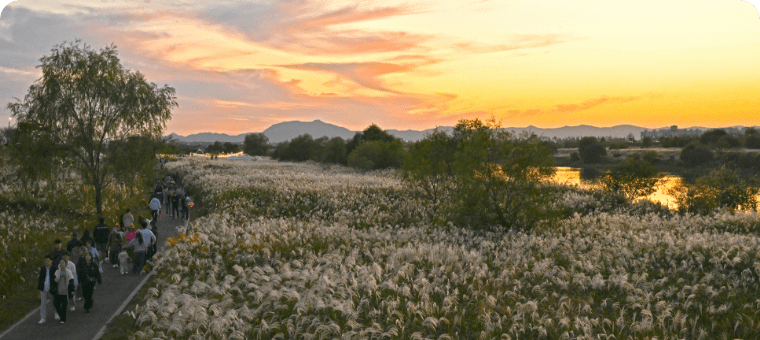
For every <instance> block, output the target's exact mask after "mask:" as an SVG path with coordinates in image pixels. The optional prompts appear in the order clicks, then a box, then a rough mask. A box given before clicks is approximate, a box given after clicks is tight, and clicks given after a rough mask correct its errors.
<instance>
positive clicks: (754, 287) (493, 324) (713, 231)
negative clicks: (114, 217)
mask: <svg viewBox="0 0 760 340" xmlns="http://www.w3.org/2000/svg"><path fill="white" fill-rule="evenodd" d="M167 168H168V170H169V171H170V172H174V173H177V174H179V175H180V176H181V177H182V178H183V183H184V184H185V185H186V186H187V187H188V188H190V189H191V190H192V192H193V198H194V199H195V200H196V201H200V202H202V204H203V205H204V206H205V209H208V211H210V212H211V213H210V214H208V215H207V216H205V217H201V218H198V219H195V220H193V221H191V222H190V223H189V225H188V226H187V227H186V228H184V229H183V230H181V232H182V233H183V234H182V235H181V236H180V237H177V238H174V239H170V240H169V244H170V246H169V247H168V248H167V249H166V250H164V251H162V252H160V253H159V254H158V255H157V256H156V258H157V260H156V264H155V269H156V270H157V276H156V279H155V280H153V281H152V283H151V287H150V288H149V290H148V295H147V296H146V297H145V299H144V301H141V302H140V303H139V305H138V306H137V307H136V308H134V309H131V310H127V311H126V312H125V313H127V314H129V315H130V316H131V317H133V318H134V322H135V325H136V327H135V329H136V332H135V333H134V338H136V339H153V338H179V339H307V340H308V339H737V338H738V339H756V338H758V337H759V335H758V334H760V316H758V314H757V312H758V308H760V287H759V285H758V283H759V282H760V281H759V278H760V277H759V275H760V256H759V252H760V238H759V237H758V230H760V226H759V225H758V224H759V223H760V220H759V219H758V214H757V212H737V213H715V214H712V215H709V216H693V215H685V216H680V215H674V216H673V217H662V216H660V215H657V214H630V213H626V212H625V211H620V212H615V213H610V212H601V211H602V209H600V210H599V212H592V213H587V214H575V215H573V216H571V217H569V218H566V219H563V220H560V221H559V222H556V221H554V222H551V224H550V225H548V224H547V225H543V226H542V227H540V228H536V229H535V230H534V231H530V232H516V231H509V230H502V231H494V232H474V231H471V230H469V229H467V228H462V227H460V226H456V225H453V224H452V223H448V224H446V225H444V226H438V225H433V224H432V223H431V222H430V218H429V216H431V213H430V210H431V209H432V207H430V205H429V204H428V203H427V202H426V201H424V200H422V199H419V198H417V197H419V196H418V195H415V194H414V192H413V189H411V188H410V186H409V185H407V184H406V183H404V182H403V181H402V180H401V179H400V176H399V175H398V174H397V173H395V172H393V171H382V172H370V173H360V172H355V171H353V170H351V169H348V168H343V167H324V166H321V165H317V164H294V163H278V162H271V161H260V162H234V161H221V160H215V161H210V160H186V161H179V162H173V163H169V164H167ZM593 201H594V199H593V198H592V197H591V195H590V194H589V195H585V194H584V193H583V192H582V191H579V190H568V193H567V194H566V195H564V196H563V197H560V198H559V199H557V200H556V202H555V203H554V206H553V208H554V207H556V208H557V209H559V208H573V207H574V206H588V205H589V204H594V203H593ZM547 223H548V222H547Z"/></svg>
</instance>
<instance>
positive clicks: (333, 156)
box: [322, 137, 348, 165]
mask: <svg viewBox="0 0 760 340" xmlns="http://www.w3.org/2000/svg"><path fill="white" fill-rule="evenodd" d="M324 149H325V150H324V153H323V157H322V162H325V163H333V164H344V165H345V164H347V163H348V152H347V150H346V141H345V140H343V138H340V137H333V138H332V139H330V140H329V141H327V143H326V144H325V148H324Z"/></svg>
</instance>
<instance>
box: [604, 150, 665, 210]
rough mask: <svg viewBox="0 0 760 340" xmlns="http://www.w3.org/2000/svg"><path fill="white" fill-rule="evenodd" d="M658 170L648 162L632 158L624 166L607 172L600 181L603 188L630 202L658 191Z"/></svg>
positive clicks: (618, 166) (621, 165)
mask: <svg viewBox="0 0 760 340" xmlns="http://www.w3.org/2000/svg"><path fill="white" fill-rule="evenodd" d="M656 175H657V170H656V169H655V168H654V167H653V166H652V164H651V163H649V162H648V161H646V160H641V159H639V158H638V157H630V158H628V159H627V160H626V161H625V162H624V163H623V164H620V165H617V166H615V167H613V168H612V169H610V170H607V172H606V173H605V175H604V176H603V177H602V178H601V179H600V180H599V182H600V184H601V186H602V188H604V189H605V190H607V191H609V192H613V193H616V194H620V195H622V196H624V197H625V198H627V199H628V200H631V201H632V200H634V199H637V198H639V197H646V196H649V195H651V194H652V193H654V192H655V191H656V190H657V185H658V183H659V181H660V180H659V179H658V178H656V177H655V176H656Z"/></svg>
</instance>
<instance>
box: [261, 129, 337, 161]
mask: <svg viewBox="0 0 760 340" xmlns="http://www.w3.org/2000/svg"><path fill="white" fill-rule="evenodd" d="M326 141H327V138H326V137H325V138H319V139H316V140H315V139H314V138H312V137H311V135H310V134H308V133H307V134H303V135H300V136H298V137H296V138H293V139H292V140H290V141H289V142H282V143H280V144H278V145H277V147H276V148H275V152H274V157H275V158H276V159H279V160H283V161H296V162H303V161H308V160H312V161H319V160H320V156H321V154H322V151H323V149H324V147H323V144H324V143H325V142H326Z"/></svg>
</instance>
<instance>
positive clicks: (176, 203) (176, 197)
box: [172, 189, 181, 218]
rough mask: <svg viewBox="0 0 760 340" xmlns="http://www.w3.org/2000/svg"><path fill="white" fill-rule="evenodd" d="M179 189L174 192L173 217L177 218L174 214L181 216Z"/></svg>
mask: <svg viewBox="0 0 760 340" xmlns="http://www.w3.org/2000/svg"><path fill="white" fill-rule="evenodd" d="M180 197H181V196H180V195H179V189H177V190H175V191H174V193H172V218H175V217H174V216H179V199H180Z"/></svg>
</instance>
